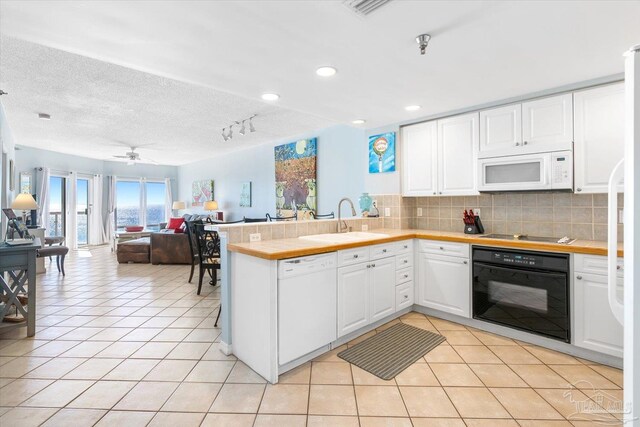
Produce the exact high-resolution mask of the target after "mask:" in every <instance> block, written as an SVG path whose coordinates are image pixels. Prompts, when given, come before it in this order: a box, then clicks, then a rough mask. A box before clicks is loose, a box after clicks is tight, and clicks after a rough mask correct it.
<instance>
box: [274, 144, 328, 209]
mask: <svg viewBox="0 0 640 427" xmlns="http://www.w3.org/2000/svg"><path fill="white" fill-rule="evenodd" d="M274 151H275V160H276V188H275V191H276V214H277V215H278V216H283V217H286V216H292V215H293V214H294V213H296V212H297V213H298V219H312V217H311V212H313V213H316V209H317V198H316V194H317V193H316V158H317V155H318V144H317V138H311V139H301V140H300V141H296V142H292V143H289V144H284V145H279V146H277V147H275V148H274Z"/></svg>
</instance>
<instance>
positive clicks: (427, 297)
mask: <svg viewBox="0 0 640 427" xmlns="http://www.w3.org/2000/svg"><path fill="white" fill-rule="evenodd" d="M418 287H419V290H418V304H419V305H422V306H424V307H429V308H434V309H436V310H440V311H445V312H447V313H452V314H457V315H458V316H463V317H470V306H471V270H470V265H469V261H468V260H466V259H462V258H454V257H447V256H437V255H431V254H424V253H420V254H418Z"/></svg>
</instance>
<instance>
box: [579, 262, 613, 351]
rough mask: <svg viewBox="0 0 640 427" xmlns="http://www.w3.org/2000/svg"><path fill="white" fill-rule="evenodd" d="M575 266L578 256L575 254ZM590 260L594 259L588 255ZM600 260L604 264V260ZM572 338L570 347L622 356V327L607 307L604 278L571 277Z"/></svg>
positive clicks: (598, 275) (581, 274)
mask: <svg viewBox="0 0 640 427" xmlns="http://www.w3.org/2000/svg"><path fill="white" fill-rule="evenodd" d="M575 257H576V261H575V265H576V268H578V266H579V265H583V264H585V263H584V262H581V260H580V258H579V257H581V255H575ZM585 257H586V256H585ZM589 258H592V259H593V258H596V257H594V256H589ZM597 258H601V259H602V261H603V262H606V258H605V257H597ZM573 279H574V280H573V301H574V304H573V306H574V316H573V319H574V328H573V331H574V337H573V344H574V345H576V346H578V347H582V348H587V349H589V350H594V351H598V352H600V353H604V354H608V355H611V356H616V357H622V355H623V340H624V338H623V327H622V325H621V324H620V323H618V321H617V320H616V318H615V317H614V315H613V312H612V311H611V309H610V308H609V299H608V288H607V276H606V275H604V274H591V273H583V272H580V271H576V272H575V273H574V275H573ZM623 280H624V279H623V278H622V277H621V275H620V274H619V275H618V299H620V300H622V298H623V289H624V287H623V286H624V283H623Z"/></svg>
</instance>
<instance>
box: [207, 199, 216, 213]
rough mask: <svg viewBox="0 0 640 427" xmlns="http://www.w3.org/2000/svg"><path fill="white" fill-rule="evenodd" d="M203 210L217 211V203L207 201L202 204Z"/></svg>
mask: <svg viewBox="0 0 640 427" xmlns="http://www.w3.org/2000/svg"><path fill="white" fill-rule="evenodd" d="M204 210H205V211H212V212H213V211H217V210H218V202H216V201H215V200H207V201H206V202H204Z"/></svg>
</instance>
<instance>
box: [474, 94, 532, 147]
mask: <svg viewBox="0 0 640 427" xmlns="http://www.w3.org/2000/svg"><path fill="white" fill-rule="evenodd" d="M521 146H522V104H513V105H507V106H505V107H499V108H493V109H491V110H484V111H480V149H479V152H478V157H481V158H482V157H493V156H501V155H508V154H510V153H513V152H514V150H516V149H518V148H520V147H521Z"/></svg>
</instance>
